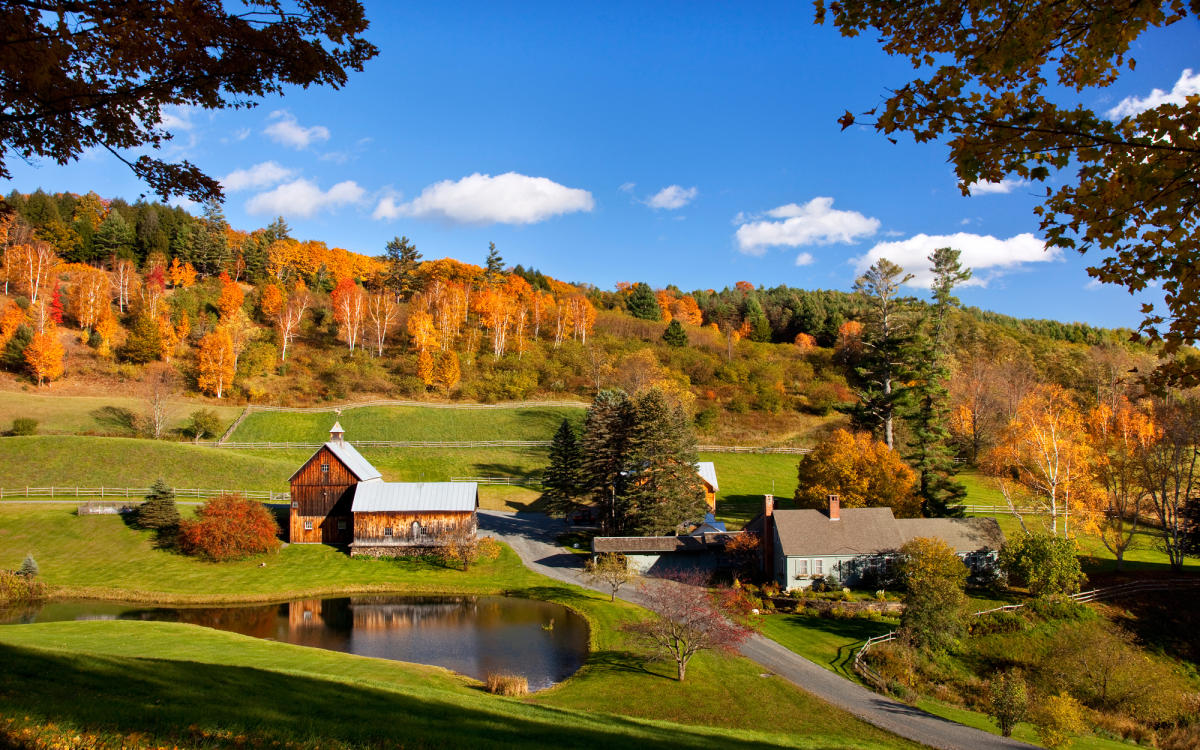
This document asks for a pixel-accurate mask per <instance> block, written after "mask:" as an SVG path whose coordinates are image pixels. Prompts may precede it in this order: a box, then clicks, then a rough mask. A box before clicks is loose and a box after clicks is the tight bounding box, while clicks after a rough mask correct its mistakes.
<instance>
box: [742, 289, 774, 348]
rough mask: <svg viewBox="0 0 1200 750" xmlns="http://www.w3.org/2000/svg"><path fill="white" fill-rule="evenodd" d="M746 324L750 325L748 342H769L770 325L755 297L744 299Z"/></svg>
mask: <svg viewBox="0 0 1200 750" xmlns="http://www.w3.org/2000/svg"><path fill="white" fill-rule="evenodd" d="M745 319H746V322H747V323H749V324H750V340H751V341H762V342H769V341H770V340H771V323H770V322H769V321H768V320H767V314H766V313H765V312H763V308H762V303H760V302H759V301H758V299H757V298H756V297H748V298H747V299H746V313H745Z"/></svg>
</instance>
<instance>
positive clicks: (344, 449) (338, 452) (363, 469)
mask: <svg viewBox="0 0 1200 750" xmlns="http://www.w3.org/2000/svg"><path fill="white" fill-rule="evenodd" d="M325 448H328V449H329V452H330V453H332V454H333V455H334V456H335V457H336V458H337V460H339V461H341V462H342V464H343V465H344V466H345V467H346V468H347V469H348V470H349V471H350V473H351V474H353V475H354V476H356V477H358V481H359V482H372V481H379V480H382V479H383V475H382V474H380V473H379V470H378V469H376V468H375V467H374V466H372V465H371V462H370V461H368V460H367V459H365V458H363V456H362V454H361V453H359V452H358V451H357V450H355V448H354V446H353V445H351V444H350V443H345V442H336V441H332V440H331V441H330V442H328V443H325V444H324V445H322V446H321V447H320V448H317V450H316V451H315V452H313V454H312V455H311V456H309V457H308V461H305V462H304V463H302V464H301V465H300V468H299V469H296V471H295V473H294V474H292V476H291V477H290V478H289V479H288V481H289V482H290V481H291V480H292V479H295V478H296V474H299V473H300V471H301V470H302V469H303V468H304V467H305V466H308V463H309V461H312V460H313V458H315V457H316V455H317V454H318V453H320V452H321V451H322V450H323V449H325Z"/></svg>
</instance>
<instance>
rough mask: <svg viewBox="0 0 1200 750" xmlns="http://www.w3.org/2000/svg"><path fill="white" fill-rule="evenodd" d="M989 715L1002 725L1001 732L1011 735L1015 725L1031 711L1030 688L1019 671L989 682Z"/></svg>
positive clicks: (1006, 735) (1004, 674)
mask: <svg viewBox="0 0 1200 750" xmlns="http://www.w3.org/2000/svg"><path fill="white" fill-rule="evenodd" d="M987 695H988V702H987V707H988V716H991V717H992V719H993V720H994V721H995V722H996V724H997V725H998V726H999V727H1000V734H1002V735H1004V736H1005V737H1011V736H1012V731H1013V727H1015V726H1016V725H1017V722H1019V721H1021V720H1022V719H1024V718H1025V715H1026V713H1028V711H1029V690H1028V688H1027V687H1026V686H1025V679H1024V678H1023V677H1021V673H1020V672H1017V671H1015V670H1014V671H1011V672H1005V673H1003V674H1000V675H997V676H996V677H994V678H992V680H991V681H990V682H988V694H987Z"/></svg>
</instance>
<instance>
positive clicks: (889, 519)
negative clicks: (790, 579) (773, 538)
mask: <svg viewBox="0 0 1200 750" xmlns="http://www.w3.org/2000/svg"><path fill="white" fill-rule="evenodd" d="M774 518H775V529H776V533H777V534H778V535H779V543H780V546H782V547H783V554H784V556H785V557H807V556H809V555H872V554H878V553H880V552H893V551H895V550H898V549H900V546H901V545H903V544H904V537H903V535H902V534H901V533H900V529H899V528H898V527H897V526H896V518H895V516H893V515H892V509H891V508H845V509H843V510H842V512H841V519H840V520H837V521H833V520H830V518H829V516H827V515H825V514H824V513H822V512H820V511H817V510H811V509H805V510H777V511H775V513H774Z"/></svg>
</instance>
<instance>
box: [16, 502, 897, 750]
mask: <svg viewBox="0 0 1200 750" xmlns="http://www.w3.org/2000/svg"><path fill="white" fill-rule="evenodd" d="M26 552H32V553H33V554H34V555H35V556H36V557H37V559H38V562H39V565H40V567H41V570H42V574H43V576H44V577H45V579H46V581H47V583H49V584H51V585H53V586H56V587H58V588H59V591H60V592H61V593H72V594H76V595H87V594H90V595H99V596H107V597H112V598H122V599H143V600H144V599H154V600H156V601H200V600H210V601H212V600H218V599H220V600H228V601H233V600H248V599H259V600H270V599H275V600H282V599H288V598H293V597H297V596H300V595H311V594H321V593H334V592H338V593H349V592H354V591H368V590H389V591H402V592H434V591H436V592H477V593H498V592H505V593H511V594H516V595H521V596H527V597H531V598H539V599H547V600H552V601H558V602H560V603H563V604H567V605H568V606H571V607H573V608H574V609H576V610H577V611H579V612H580V613H581V614H583V615H584V617H586V618H587V619H588V621H589V623H590V624H591V628H592V654H591V656H590V657H589V659H588V661H587V662H586V663H585V665H584V667H583V668H582V669H581V670H580V672H579V673H578V674H577V675H576V676H575V677H573V678H572V679H570V680H568V681H567V682H565V683H563V684H562V685H560V686H558V687H556V688H553V689H551V690H548V691H543V692H541V693H538V694H536V695H534V696H531V697H530V698H529V699H527V700H524V701H515V700H510V699H500V698H495V697H492V696H488V695H486V694H484V693H482V692H481V691H480V690H479V689H478V688H477V687H475V686H474V684H473V683H471V682H470V681H469V680H466V679H465V678H461V677H457V676H454V675H451V674H450V673H448V672H445V671H444V670H440V669H436V668H431V667H416V666H412V665H404V664H398V663H394V662H384V661H379V660H373V659H364V658H361V657H355V656H350V655H343V654H335V653H330V652H324V651H318V650H313V649H306V648H300V647H295V646H288V645H284V644H279V643H272V642H266V641H258V640H255V639H252V638H246V637H242V636H237V635H233V634H228V633H219V632H216V631H209V630H205V629H202V628H195V627H191V626H185V625H178V624H167V623H140V622H86V623H46V624H39V625H22V626H4V627H2V628H0V644H3V645H0V658H2V659H3V660H4V663H5V665H6V669H5V671H4V673H3V674H0V696H3V701H0V707H2V708H0V716H6V717H8V718H14V717H15V718H16V719H17V721H18V722H20V721H22V720H23V719H22V718H21V717H26V716H29V717H33V718H32V719H29V720H25V721H32V722H34V723H39V722H45V721H53V722H56V723H59V724H62V725H63V726H67V727H70V728H72V729H75V728H86V729H88V730H90V731H101V732H112V733H117V734H127V733H130V732H143V733H146V734H148V735H150V736H160V735H165V736H166V738H172V741H173V742H174V741H175V739H173V738H174V735H171V734H170V733H172V732H179V731H188V730H181V729H180V728H181V727H193V726H199V727H201V728H202V729H204V730H209V731H210V732H215V731H218V730H220V731H223V732H230V733H232V734H234V735H238V734H248V735H251V736H254V737H260V738H262V739H263V740H264V742H266V743H269V742H274V741H284V742H295V743H300V744H306V743H308V742H310V741H315V740H316V739H317V738H319V739H320V741H321V744H323V745H327V744H329V743H330V742H346V743H352V744H373V743H385V742H387V740H388V738H391V739H392V740H394V741H399V739H398V738H400V736H401V735H403V736H402V739H403V744H405V745H406V746H417V747H423V746H435V745H441V746H445V745H446V744H451V745H461V744H466V743H468V742H471V741H472V740H475V741H478V742H486V743H488V744H497V743H498V744H502V745H504V744H509V745H513V746H522V747H524V746H545V745H548V744H551V743H553V744H555V745H563V746H575V745H580V746H585V745H586V746H596V745H598V744H607V743H610V742H622V743H631V744H632V745H634V746H659V745H662V746H667V745H671V746H683V747H709V746H717V745H718V744H720V745H730V744H732V745H734V746H741V745H749V744H751V743H755V744H757V745H758V746H767V745H776V744H778V745H786V746H795V747H845V746H854V747H881V748H882V747H912V745H909V744H908V743H905V742H903V741H901V740H898V739H897V738H894V737H892V736H890V735H887V734H886V733H883V732H880V731H878V730H875V729H874V728H872V727H869V726H868V725H866V724H864V723H862V722H860V721H858V720H857V719H854V718H853V717H851V716H850V715H848V714H845V713H843V712H840V711H837V710H836V709H833V708H832V707H830V706H828V705H827V704H825V703H823V702H821V701H819V700H817V699H815V698H813V697H812V696H810V695H808V694H806V693H804V692H802V691H800V690H797V689H795V688H794V687H793V686H791V685H790V684H788V683H786V682H785V681H782V680H780V679H778V678H766V679H764V678H762V677H760V676H759V673H760V671H761V670H760V668H759V667H757V666H756V665H754V664H753V663H751V662H749V661H747V660H745V659H742V658H740V657H734V656H726V655H720V654H706V655H702V656H699V657H697V658H696V659H695V660H694V662H693V664H692V666H691V668H690V669H689V676H688V680H687V681H686V682H685V683H678V682H676V681H675V680H674V679H673V678H672V677H671V673H672V671H671V668H670V667H669V666H668V665H667V664H664V663H661V662H647V661H646V660H645V659H644V658H643V657H641V656H639V655H638V654H636V653H634V652H633V651H632V650H631V649H630V647H629V644H628V643H627V642H626V640H625V636H624V634H623V633H622V632H621V631H620V625H621V624H622V623H625V622H629V621H631V620H633V619H636V618H638V617H640V616H641V610H639V609H638V608H636V607H633V606H632V605H628V604H625V603H622V602H617V603H609V602H608V601H607V598H605V597H604V596H602V595H600V594H596V593H593V592H588V591H585V590H583V589H579V588H577V587H573V586H566V585H561V584H558V583H557V582H553V581H550V580H549V579H546V578H543V577H541V576H538V575H536V574H534V573H532V572H531V571H529V570H528V569H526V568H525V567H524V566H522V565H521V563H520V561H519V559H518V558H517V557H516V556H515V555H514V554H513V553H512V552H511V551H509V550H507V549H505V550H504V553H503V554H502V555H501V557H500V558H499V559H498V560H496V561H494V562H491V563H487V564H482V565H478V566H475V567H473V568H472V569H471V571H470V572H469V573H464V572H462V571H458V570H452V569H446V568H443V567H440V566H438V565H436V564H433V563H428V562H424V561H412V560H409V561H381V560H364V559H351V558H349V557H347V556H345V555H344V554H342V553H340V552H337V551H336V550H333V549H330V548H325V547H318V546H303V547H300V546H292V547H288V548H286V549H284V550H283V551H281V552H280V553H279V554H278V555H275V556H270V557H266V558H263V559H262V561H265V562H266V567H262V568H260V567H258V563H259V562H260V561H259V560H251V561H246V562H241V563H227V564H209V563H201V562H198V561H195V560H192V559H189V558H184V557H181V556H178V555H176V554H173V553H170V552H166V551H163V550H158V549H155V548H154V546H153V545H152V543H151V539H150V536H149V534H148V533H146V532H141V531H136V530H133V529H130V528H129V527H127V526H126V525H125V524H124V523H122V521H121V520H120V519H118V518H114V517H111V516H89V517H83V518H77V517H75V516H73V515H72V514H71V513H70V511H69V510H65V509H56V508H47V507H41V508H36V509H31V508H29V507H28V506H26V507H24V508H22V507H18V506H0V567H11V566H13V565H15V564H17V563H18V562H19V559H20V558H21V557H22V556H23V555H24V554H25V553H26ZM10 558H11V559H10ZM151 657H152V658H151ZM231 686H236V689H233V690H230V689H229V688H230V687H231ZM247 695H253V696H254V697H255V698H254V700H253V701H247V700H245V696H247ZM648 695H653V696H654V700H653V701H648V700H646V699H645V697H646V696H648ZM332 705H337V706H338V707H339V709H338V710H337V711H332V710H328V709H329V706H332ZM343 705H344V706H346V709H345V710H342V708H341V707H342V706H343ZM384 716H386V717H387V720H386V721H380V717H384ZM647 720H651V721H649V722H648V721H647ZM714 727H719V728H720V729H716V728H714ZM183 739H184V740H185V742H186V741H187V738H186V737H185V738H183Z"/></svg>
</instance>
